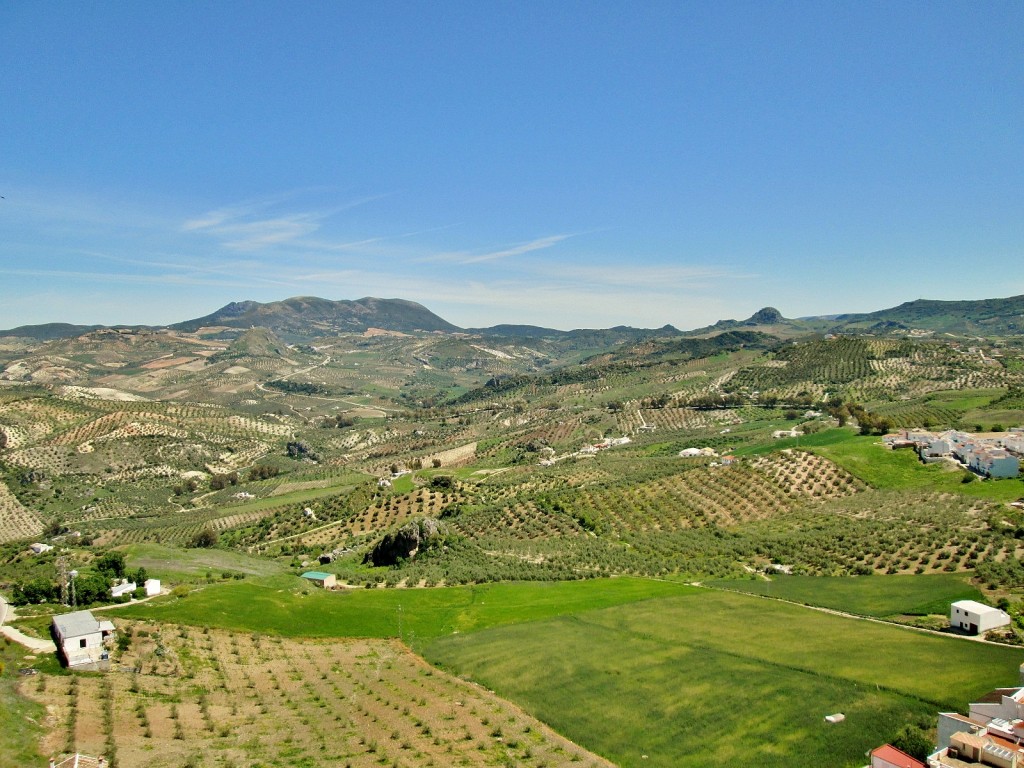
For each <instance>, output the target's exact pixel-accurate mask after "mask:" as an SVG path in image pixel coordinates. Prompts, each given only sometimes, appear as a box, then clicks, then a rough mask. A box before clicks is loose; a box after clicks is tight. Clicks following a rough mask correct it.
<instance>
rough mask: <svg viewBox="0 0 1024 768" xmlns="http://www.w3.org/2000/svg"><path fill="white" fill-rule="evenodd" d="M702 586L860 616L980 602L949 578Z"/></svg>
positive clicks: (779, 579)
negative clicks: (963, 602) (764, 596)
mask: <svg viewBox="0 0 1024 768" xmlns="http://www.w3.org/2000/svg"><path fill="white" fill-rule="evenodd" d="M706 583H707V584H708V586H712V587H721V588H723V589H733V590H738V591H740V592H748V593H750V594H754V595H767V596H769V597H777V598H780V599H782V600H790V601H793V602H797V603H805V604H807V605H817V606H821V607H823V608H832V609H835V610H837V611H845V612H847V613H856V614H859V615H861V616H876V617H879V618H882V617H886V616H898V615H902V614H909V615H915V616H923V615H927V614H933V613H935V614H944V615H948V614H949V604H950V603H952V602H954V601H956V600H980V599H982V596H981V593H980V592H979V591H978V590H977V589H976V588H975V587H973V586H971V585H970V584H968V583H966V581H965V580H964V577H963V576H961V575H957V574H952V573H935V574H922V575H918V576H859V577H842V576H775V577H773V578H772V580H771V581H765V580H764V579H733V580H727V579H722V580H717V581H711V582H706Z"/></svg>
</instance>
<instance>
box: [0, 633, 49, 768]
mask: <svg viewBox="0 0 1024 768" xmlns="http://www.w3.org/2000/svg"><path fill="white" fill-rule="evenodd" d="M25 655H26V654H25V649H24V648H22V647H21V646H20V645H15V644H13V643H12V642H11V641H10V640H8V639H7V638H6V637H2V638H0V723H3V725H2V726H0V766H3V767H4V768H8V766H9V767H10V768H14V767H15V766H19V768H20V766H29V765H45V759H44V758H43V757H42V756H41V755H40V754H39V746H38V745H39V738H40V736H42V734H43V728H42V726H41V722H42V721H43V719H44V717H45V712H44V710H43V707H42V706H40V705H39V704H36V703H35V702H33V701H29V700H28V699H26V698H24V697H23V696H19V695H18V693H17V688H18V685H19V683H21V682H22V681H23V680H24V679H25V678H22V677H21V676H20V675H18V669H19V668H20V667H28V666H32V665H33V663H34V660H33V659H28V660H26V659H25Z"/></svg>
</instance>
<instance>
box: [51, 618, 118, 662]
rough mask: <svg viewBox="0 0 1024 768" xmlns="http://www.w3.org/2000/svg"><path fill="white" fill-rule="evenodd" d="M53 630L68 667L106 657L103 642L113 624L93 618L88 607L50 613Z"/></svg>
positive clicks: (111, 629) (109, 633) (108, 635)
mask: <svg viewBox="0 0 1024 768" xmlns="http://www.w3.org/2000/svg"><path fill="white" fill-rule="evenodd" d="M53 634H54V636H55V637H56V638H57V645H58V646H59V648H60V651H61V653H62V654H63V655H64V660H65V661H67V663H68V666H69V667H75V666H78V665H79V664H92V663H96V662H99V661H105V660H106V659H108V658H109V655H108V653H107V643H108V641H109V640H110V639H111V638H112V637H113V634H114V625H113V623H112V622H109V621H97V620H96V618H95V617H94V616H93V615H92V613H90V612H89V611H75V612H74V613H64V614H61V615H60V616H54V617H53Z"/></svg>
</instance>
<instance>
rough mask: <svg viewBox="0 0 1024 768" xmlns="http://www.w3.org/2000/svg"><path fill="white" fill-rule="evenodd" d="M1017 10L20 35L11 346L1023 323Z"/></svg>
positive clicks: (197, 26) (2, 162) (150, 9)
mask: <svg viewBox="0 0 1024 768" xmlns="http://www.w3.org/2000/svg"><path fill="white" fill-rule="evenodd" d="M1022 39H1024V4H1022V3H1019V2H980V3H948V2H928V3H923V2H886V3H874V2H850V3H829V2H819V1H817V0H816V1H814V2H797V3H787V2H779V3H762V2H704V3H687V2H666V3H659V2H640V3H625V2H622V3H604V2H586V3H583V2H580V3H568V2H523V1H520V2H514V3H503V2H497V1H495V2H490V1H488V2H441V3H436V4H435V3H425V2H418V3H403V2H382V3H357V2H322V3H319V2H305V3H298V4H296V3H284V2H280V3H278V2H218V3H206V2H175V3H161V4H158V3H135V2H104V3H73V2H50V3H3V4H0V73H2V74H0V115H2V119H0V195H3V196H4V199H3V200H0V328H9V327H13V326H17V325H22V324H27V323H42V322H54V321H60V322H74V323H107V324H114V323H150V324H159V323H170V322H175V321H178V320H183V319H187V318H192V317H197V316H200V315H204V314H207V313H209V312H211V311H213V310H215V309H217V308H218V307H220V306H222V305H224V304H226V303H227V302H229V301H235V300H243V299H254V300H257V301H273V300H278V299H284V298H287V297H289V296H296V295H315V296H322V297H325V298H332V299H356V298H360V297H362V296H381V297H398V298H406V299H411V300H414V301H419V302H421V303H422V304H424V305H426V306H427V307H428V308H430V309H432V310H433V311H435V312H437V313H438V314H440V315H441V316H442V317H444V318H445V319H447V320H449V321H451V322H454V323H456V324H458V325H462V326H484V325H491V324H496V323H531V324H537V325H546V326H551V327H556V328H565V329H568V328H575V327H608V326H612V325H619V324H628V325H635V326H645V327H656V326H661V325H664V324H665V323H672V324H673V325H676V326H677V327H680V328H693V327H697V326H701V325H705V324H707V323H711V322H714V321H715V320H718V319H721V318H742V317H746V316H748V315H750V314H751V313H753V312H754V311H755V310H757V309H758V308H760V307H762V306H765V305H772V306H775V307H777V308H779V309H780V310H781V311H782V312H783V313H784V314H785V315H787V316H791V317H793V316H802V315H809V314H826V313H837V312H852V311H870V310H874V309H880V308H884V307H888V306H893V305H895V304H898V303H900V302H903V301H907V300H911V299H916V298H934V299H960V298H967V299H972V298H987V297H994V296H1009V295H1016V294H1024V268H1022V266H1021V265H1022V264H1024V259H1022V256H1024V46H1022V44H1021V40H1022Z"/></svg>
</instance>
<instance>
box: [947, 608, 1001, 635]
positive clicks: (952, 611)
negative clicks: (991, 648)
mask: <svg viewBox="0 0 1024 768" xmlns="http://www.w3.org/2000/svg"><path fill="white" fill-rule="evenodd" d="M1009 624H1010V616H1009V614H1007V613H1006V612H1004V611H1001V610H999V609H998V608H993V607H992V606H991V605H985V604H984V603H979V602H977V601H975V600H960V601H958V602H955V603H953V604H952V605H951V606H950V607H949V625H950V626H951V627H953V628H954V629H960V630H963V631H964V632H970V633H971V634H972V635H980V634H983V633H985V632H988V631H989V630H991V629H999V627H1006V626H1009Z"/></svg>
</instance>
